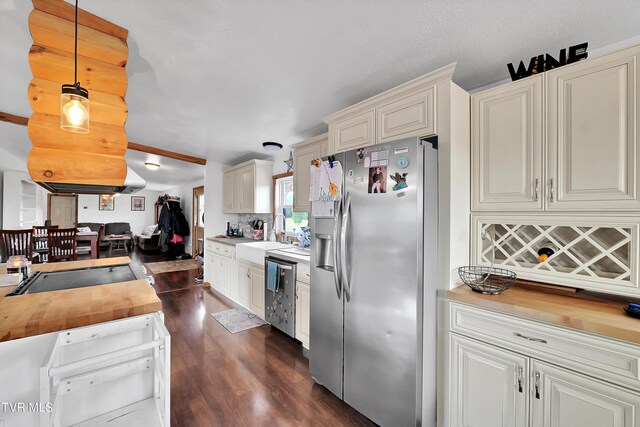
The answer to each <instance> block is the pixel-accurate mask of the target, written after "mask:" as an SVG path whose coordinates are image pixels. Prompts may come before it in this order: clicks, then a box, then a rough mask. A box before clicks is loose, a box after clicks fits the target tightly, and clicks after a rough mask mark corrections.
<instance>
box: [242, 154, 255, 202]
mask: <svg viewBox="0 0 640 427" xmlns="http://www.w3.org/2000/svg"><path fill="white" fill-rule="evenodd" d="M255 176H256V173H255V167H254V166H252V165H250V166H246V167H244V168H242V210H241V212H244V213H253V211H254V209H253V202H254V198H253V197H254V193H255V185H256V182H255V181H256V179H255Z"/></svg>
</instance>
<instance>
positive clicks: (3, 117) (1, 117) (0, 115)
mask: <svg viewBox="0 0 640 427" xmlns="http://www.w3.org/2000/svg"><path fill="white" fill-rule="evenodd" d="M0 122H8V123H13V124H14V125H20V126H27V124H28V123H29V119H28V118H27V117H22V116H15V115H13V114H9V113H5V112H3V111H0Z"/></svg>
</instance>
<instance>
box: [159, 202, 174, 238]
mask: <svg viewBox="0 0 640 427" xmlns="http://www.w3.org/2000/svg"><path fill="white" fill-rule="evenodd" d="M158 228H159V229H160V231H167V232H169V231H171V209H169V204H168V203H165V204H164V206H163V207H162V210H161V211H160V218H159V219H158Z"/></svg>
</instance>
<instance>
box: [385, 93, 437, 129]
mask: <svg viewBox="0 0 640 427" xmlns="http://www.w3.org/2000/svg"><path fill="white" fill-rule="evenodd" d="M435 90H436V89H435V86H434V87H430V88H428V89H426V90H423V91H421V92H418V93H416V94H413V95H409V96H407V97H402V98H400V99H398V100H394V101H391V102H389V103H387V104H385V105H382V106H380V107H378V108H376V127H377V129H376V135H377V138H376V140H377V142H390V141H394V140H396V139H400V138H406V137H410V136H425V135H434V134H435V133H436V122H435V114H434V104H433V103H434V98H435Z"/></svg>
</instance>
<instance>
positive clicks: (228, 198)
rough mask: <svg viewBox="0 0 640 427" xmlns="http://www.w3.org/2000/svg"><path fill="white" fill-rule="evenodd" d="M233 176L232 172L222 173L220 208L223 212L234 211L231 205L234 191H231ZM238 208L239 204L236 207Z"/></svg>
mask: <svg viewBox="0 0 640 427" xmlns="http://www.w3.org/2000/svg"><path fill="white" fill-rule="evenodd" d="M233 177H234V174H233V173H228V174H227V173H225V174H224V175H223V179H222V182H223V184H222V185H223V190H222V192H223V201H222V203H223V205H222V206H223V208H222V210H223V211H224V212H225V213H228V212H233V211H234V205H233V202H234V198H233V194H234V191H233ZM239 208H240V206H238V209H239Z"/></svg>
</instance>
